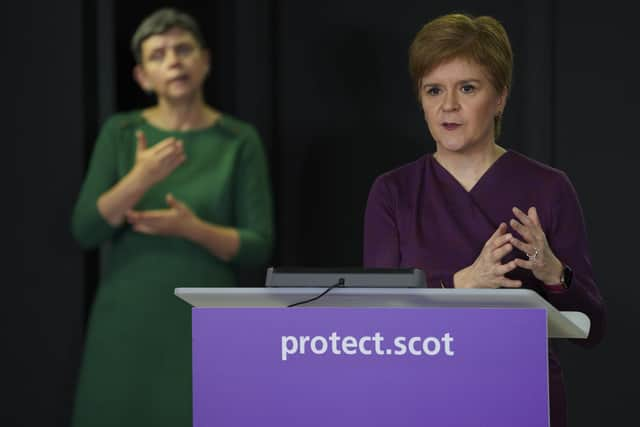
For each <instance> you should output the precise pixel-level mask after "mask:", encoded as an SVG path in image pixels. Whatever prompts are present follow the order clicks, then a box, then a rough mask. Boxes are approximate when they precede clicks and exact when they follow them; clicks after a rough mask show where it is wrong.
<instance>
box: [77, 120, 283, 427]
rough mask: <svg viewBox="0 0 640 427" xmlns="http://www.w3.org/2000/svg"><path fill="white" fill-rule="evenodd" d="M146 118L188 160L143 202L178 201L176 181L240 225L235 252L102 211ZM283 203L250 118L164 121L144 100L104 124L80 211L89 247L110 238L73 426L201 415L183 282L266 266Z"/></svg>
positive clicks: (219, 280)
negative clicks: (143, 108) (187, 124)
mask: <svg viewBox="0 0 640 427" xmlns="http://www.w3.org/2000/svg"><path fill="white" fill-rule="evenodd" d="M138 129H140V130H142V131H143V132H144V133H145V135H146V137H147V141H148V146H149V147H151V146H153V144H155V143H158V142H160V141H162V140H163V139H165V138H167V137H169V136H174V137H176V138H178V139H181V140H182V141H183V144H184V145H183V146H184V150H185V153H186V155H187V160H186V161H185V162H184V163H183V164H182V165H180V166H179V167H178V168H177V169H176V170H174V171H173V173H172V174H171V175H169V176H168V177H167V178H166V179H165V180H163V181H161V182H159V183H158V184H156V185H155V186H154V187H152V188H151V189H150V190H149V191H148V192H147V193H146V194H145V195H144V197H143V198H142V199H141V200H140V201H139V202H138V204H137V205H136V206H135V209H137V210H147V209H163V208H167V205H166V203H165V195H166V194H167V193H169V192H171V193H172V194H173V195H174V196H175V198H176V199H178V200H180V201H182V202H184V203H186V204H187V205H188V206H189V207H190V208H191V209H192V210H193V211H194V212H195V213H196V214H197V215H198V216H199V217H200V218H202V219H204V220H206V221H208V222H211V223H214V224H219V225H226V226H232V227H235V228H236V229H237V230H238V232H239V235H240V248H239V252H238V254H237V255H236V256H235V258H234V259H233V260H231V261H230V262H224V261H222V260H220V259H218V258H216V257H215V256H214V255H212V254H211V253H210V252H208V251H207V250H206V249H204V248H203V247H200V246H198V245H196V244H194V243H191V242H190V241H187V240H184V239H180V238H173V237H159V236H149V235H145V234H141V233H137V232H134V231H133V230H132V229H131V227H129V226H126V225H124V226H121V227H117V228H114V227H111V226H110V225H109V224H108V223H107V222H106V221H105V220H104V219H103V217H102V216H101V215H100V214H99V212H98V210H97V204H96V203H97V200H98V197H99V196H100V195H101V194H103V193H104V192H105V191H107V190H108V189H109V188H111V187H112V186H113V185H114V184H116V182H118V180H120V179H121V178H122V177H123V176H124V175H126V174H127V172H128V171H130V170H131V168H132V166H133V164H134V160H135V151H136V137H135V131H136V130H138ZM272 209H273V208H272V196H271V189H270V185H269V175H268V169H267V162H266V157H265V154H264V149H263V147H262V143H261V141H260V139H259V136H258V134H257V132H256V131H255V129H254V128H253V127H252V126H251V125H249V124H247V123H245V122H242V121H240V120H237V119H234V118H232V117H230V116H228V115H223V116H222V117H221V118H220V119H219V120H218V121H217V122H216V124H214V125H213V126H211V127H209V128H205V129H199V130H193V131H185V132H181V131H165V130H161V129H158V128H156V127H154V126H152V125H150V124H149V123H148V122H147V121H146V120H145V119H144V118H143V117H142V115H141V112H140V111H133V112H127V113H120V114H116V115H114V116H113V117H111V118H110V119H109V120H108V121H107V122H106V123H105V125H104V126H103V128H102V130H101V132H100V135H99V137H98V140H97V142H96V146H95V150H94V153H93V155H92V159H91V163H90V165H89V170H88V174H87V177H86V179H85V182H84V184H83V186H82V189H81V191H80V195H79V197H78V201H77V203H76V206H75V209H74V212H73V219H72V229H73V234H74V236H75V238H76V239H77V240H78V241H79V242H80V243H81V244H82V246H83V247H86V248H91V247H96V246H98V245H100V244H102V243H104V242H106V241H110V242H111V246H110V252H109V257H108V258H109V259H108V263H107V266H106V270H105V272H104V274H103V278H102V280H101V283H100V285H99V287H98V290H97V293H96V299H95V302H94V304H93V307H92V312H91V317H90V321H89V328H88V333H87V341H86V345H85V351H84V360H83V365H82V369H81V371H80V376H79V382H78V385H77V391H76V401H75V409H74V415H73V425H74V426H77V427H81V426H92V427H95V426H110V427H114V426H119V427H122V426H136V427H140V426H165V425H166V426H173V427H177V426H185V427H186V426H191V425H192V421H191V420H192V404H191V395H192V389H191V307H190V306H189V305H188V304H187V303H185V302H183V301H181V300H180V299H178V298H177V297H176V296H174V294H173V292H174V289H175V288H176V287H192V286H233V285H234V284H235V277H234V269H235V268H238V267H240V268H241V267H242V266H250V265H251V266H259V265H264V264H265V263H266V262H267V261H268V258H269V256H270V253H271V248H272V246H273V212H272Z"/></svg>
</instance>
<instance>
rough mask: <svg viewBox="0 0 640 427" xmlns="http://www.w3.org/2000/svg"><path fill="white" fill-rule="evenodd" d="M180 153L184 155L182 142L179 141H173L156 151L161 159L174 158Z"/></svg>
mask: <svg viewBox="0 0 640 427" xmlns="http://www.w3.org/2000/svg"><path fill="white" fill-rule="evenodd" d="M178 153H182V142H181V141H179V140H177V139H175V140H173V141H172V143H170V144H166V145H164V146H162V147H159V149H158V150H156V151H155V154H156V155H157V156H159V157H166V156H172V155H175V154H178Z"/></svg>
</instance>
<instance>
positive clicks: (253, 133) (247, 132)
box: [217, 113, 258, 139]
mask: <svg viewBox="0 0 640 427" xmlns="http://www.w3.org/2000/svg"><path fill="white" fill-rule="evenodd" d="M217 127H218V128H219V129H220V130H221V131H222V132H224V133H226V134H228V136H230V137H233V138H240V139H245V138H247V137H249V138H250V139H253V138H256V137H257V136H258V131H257V130H256V128H255V126H254V125H252V124H251V123H249V122H247V121H244V120H241V119H239V118H237V117H235V116H233V115H231V114H227V113H221V115H220V118H219V119H218V123H217Z"/></svg>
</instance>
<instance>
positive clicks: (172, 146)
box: [134, 131, 187, 188]
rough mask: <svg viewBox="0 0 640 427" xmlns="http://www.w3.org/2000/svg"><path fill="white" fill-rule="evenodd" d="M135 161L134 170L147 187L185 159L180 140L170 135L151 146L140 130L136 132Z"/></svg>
mask: <svg viewBox="0 0 640 427" xmlns="http://www.w3.org/2000/svg"><path fill="white" fill-rule="evenodd" d="M136 139H137V145H136V161H135V164H134V170H135V171H136V172H137V173H138V175H139V176H140V177H141V179H142V180H143V181H144V183H145V184H146V185H145V187H147V188H149V187H151V186H153V185H154V184H156V183H157V182H159V181H162V180H163V179H165V178H166V177H167V176H169V175H170V174H171V172H173V171H174V170H175V169H176V168H177V167H178V166H180V164H182V163H183V162H184V161H185V160H186V158H187V157H186V155H185V153H184V150H183V147H182V141H180V140H178V139H176V138H173V137H170V138H167V139H164V140H162V141H160V142H159V143H157V144H156V145H154V146H153V147H151V148H147V138H146V137H145V135H144V133H143V132H142V131H137V132H136Z"/></svg>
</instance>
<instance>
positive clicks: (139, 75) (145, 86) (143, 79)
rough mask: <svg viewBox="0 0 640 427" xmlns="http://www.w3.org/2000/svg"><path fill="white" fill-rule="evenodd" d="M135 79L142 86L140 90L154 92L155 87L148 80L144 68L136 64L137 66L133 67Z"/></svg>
mask: <svg viewBox="0 0 640 427" xmlns="http://www.w3.org/2000/svg"><path fill="white" fill-rule="evenodd" d="M133 78H134V79H135V80H136V81H137V82H138V84H139V85H140V88H141V89H142V90H143V91H145V92H146V93H151V92H153V85H152V84H151V82H150V81H149V79H148V78H147V75H146V73H145V72H144V68H142V65H140V64H136V66H135V67H133Z"/></svg>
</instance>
